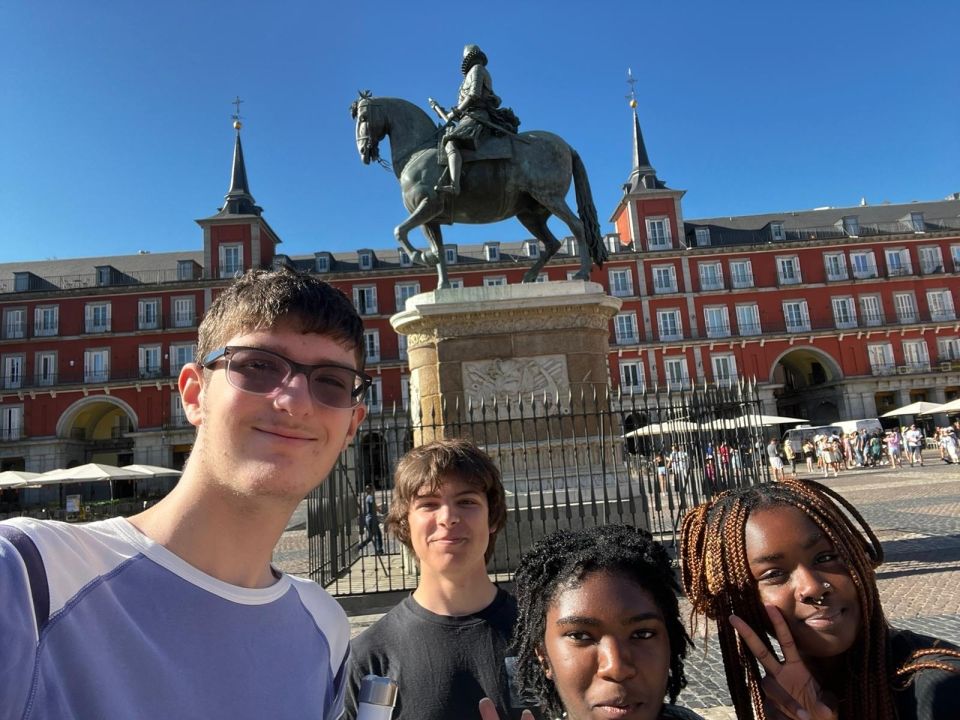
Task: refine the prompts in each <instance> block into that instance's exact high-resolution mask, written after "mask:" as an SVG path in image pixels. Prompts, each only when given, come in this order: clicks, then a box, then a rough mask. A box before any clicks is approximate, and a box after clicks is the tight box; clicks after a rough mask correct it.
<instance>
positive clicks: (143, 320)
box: [137, 312, 163, 330]
mask: <svg viewBox="0 0 960 720" xmlns="http://www.w3.org/2000/svg"><path fill="white" fill-rule="evenodd" d="M161 327H163V314H162V313H159V312H155V313H153V314H152V315H150V314H147V313H140V314H139V315H137V330H159V329H160V328H161Z"/></svg>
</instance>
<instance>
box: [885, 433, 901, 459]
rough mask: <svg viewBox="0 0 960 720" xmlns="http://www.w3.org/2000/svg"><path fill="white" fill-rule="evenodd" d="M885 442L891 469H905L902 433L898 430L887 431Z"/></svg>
mask: <svg viewBox="0 0 960 720" xmlns="http://www.w3.org/2000/svg"><path fill="white" fill-rule="evenodd" d="M884 442H885V444H886V446H887V457H888V458H889V460H890V467H891V469H898V468H902V467H903V457H902V456H901V454H900V451H901V448H900V431H899V430H898V429H896V428H894V429H893V430H887V433H886V437H885V439H884Z"/></svg>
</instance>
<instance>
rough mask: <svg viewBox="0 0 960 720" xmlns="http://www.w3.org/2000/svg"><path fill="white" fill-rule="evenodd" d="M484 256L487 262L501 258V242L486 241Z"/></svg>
mask: <svg viewBox="0 0 960 720" xmlns="http://www.w3.org/2000/svg"><path fill="white" fill-rule="evenodd" d="M483 256H484V257H485V258H486V259H487V262H497V261H499V260H500V243H484V245H483Z"/></svg>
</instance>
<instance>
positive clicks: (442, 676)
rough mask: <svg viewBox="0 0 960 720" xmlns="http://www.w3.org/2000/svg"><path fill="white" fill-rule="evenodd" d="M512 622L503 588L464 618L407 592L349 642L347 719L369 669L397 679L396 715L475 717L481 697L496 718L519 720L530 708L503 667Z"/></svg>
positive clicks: (436, 719) (420, 719) (439, 719)
mask: <svg viewBox="0 0 960 720" xmlns="http://www.w3.org/2000/svg"><path fill="white" fill-rule="evenodd" d="M516 620H517V601H516V599H514V597H513V596H512V595H510V594H509V593H508V592H506V591H504V590H501V589H498V590H497V595H496V597H495V598H494V599H493V602H492V603H490V604H489V605H488V606H487V607H485V608H484V609H483V610H481V611H480V612H478V613H475V614H473V615H465V616H461V617H448V616H445V615H437V614H435V613H432V612H430V611H429V610H426V609H425V608H423V607H421V606H420V605H419V604H418V603H417V602H416V600H414V599H413V596H412V595H410V596H408V597H406V598H405V599H404V600H403V601H402V602H401V603H400V604H399V605H397V606H396V607H394V608H393V609H392V610H390V612H388V613H387V614H386V615H384V616H383V617H382V618H380V620H378V621H377V622H376V623H375V624H374V625H373V626H372V627H370V628H369V629H367V630H366V631H364V632H363V633H361V634H360V635H359V636H358V637H357V638H356V639H354V640H353V642H352V644H351V651H350V678H349V682H348V683H347V697H346V715H345V717H346V718H347V720H354V719H355V718H356V716H357V693H358V692H359V689H360V680H361V679H362V678H363V676H364V675H370V674H373V675H380V676H384V677H391V678H393V679H394V680H395V681H396V682H397V686H398V687H397V705H396V709H395V710H394V714H393V720H450V719H451V718H466V719H468V720H472V719H473V718H479V717H480V715H479V712H478V711H477V704H478V703H479V702H480V700H481V699H482V698H484V697H489V698H490V699H491V700H493V701H494V702H495V703H496V705H497V711H498V712H499V713H500V717H501V718H510V720H519V718H520V714H521V713H522V711H523V708H524V707H527V705H524V704H523V702H522V701H521V700H520V699H519V698H518V697H517V693H516V691H515V690H514V691H512V690H511V688H512V682H511V679H509V678H508V669H507V664H508V663H509V662H510V660H512V659H508V658H507V648H508V647H509V645H510V637H511V634H512V633H513V626H514V624H515V623H516ZM512 667H513V665H512V663H510V669H511V671H512ZM511 677H512V673H511ZM535 714H536V713H535Z"/></svg>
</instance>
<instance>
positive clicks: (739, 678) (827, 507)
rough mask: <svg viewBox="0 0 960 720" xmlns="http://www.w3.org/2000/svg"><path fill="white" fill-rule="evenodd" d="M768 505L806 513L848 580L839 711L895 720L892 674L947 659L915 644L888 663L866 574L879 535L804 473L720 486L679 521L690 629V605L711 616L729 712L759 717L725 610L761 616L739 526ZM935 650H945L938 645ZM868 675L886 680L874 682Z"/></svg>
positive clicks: (756, 673)
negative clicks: (847, 639)
mask: <svg viewBox="0 0 960 720" xmlns="http://www.w3.org/2000/svg"><path fill="white" fill-rule="evenodd" d="M769 507H792V508H796V509H798V510H800V511H801V512H803V513H804V514H806V515H807V517H809V518H810V520H811V521H812V522H813V523H814V524H815V525H816V526H817V527H818V528H819V529H820V531H821V532H822V533H823V534H824V536H825V537H826V538H827V539H828V540H829V542H830V543H831V544H832V545H833V547H834V549H835V551H836V552H837V554H838V555H839V556H840V558H841V560H842V562H843V564H844V565H845V567H846V568H847V571H848V572H849V574H850V578H851V580H852V581H853V584H854V586H855V588H856V591H857V597H858V601H859V603H860V609H861V612H862V615H863V620H864V625H863V628H862V631H861V635H860V638H859V640H858V642H857V643H856V644H855V645H854V647H853V648H851V649H850V650H849V651H848V652H847V653H846V657H845V660H846V665H847V668H846V669H847V672H845V673H844V677H845V678H846V687H845V689H844V692H843V695H842V696H841V702H842V703H843V705H844V707H845V708H846V710H845V712H844V716H845V717H853V718H871V719H875V720H895V718H896V710H895V707H894V699H893V692H892V690H893V681H894V680H895V679H896V678H901V677H903V676H904V675H906V674H909V673H912V672H915V671H917V670H920V669H926V668H937V669H947V668H949V666H945V665H943V664H942V663H936V662H934V661H928V660H924V659H923V657H925V655H926V653H925V651H923V650H921V651H918V652H916V653H914V654H913V656H912V657H911V658H910V659H909V660H908V661H907V663H906V664H905V665H904V666H903V667H902V668H900V670H898V671H892V670H891V668H890V667H889V666H890V665H891V664H892V663H891V661H890V659H889V654H888V638H889V631H890V626H889V625H888V624H887V621H886V618H885V617H884V615H883V609H882V607H881V605H880V595H879V592H878V589H877V581H876V576H875V574H874V570H875V569H876V567H877V566H878V565H880V563H882V562H883V548H882V547H881V546H880V541H879V540H878V539H877V536H876V535H875V534H874V532H873V530H872V529H871V528H870V525H869V524H868V523H867V522H866V520H864V519H863V516H862V515H861V514H860V513H859V512H858V511H857V509H856V508H855V507H854V506H853V505H851V504H850V503H849V502H848V501H847V500H845V499H844V498H843V497H842V496H840V495H839V494H838V493H837V492H835V491H834V490H831V489H830V488H828V487H826V486H825V485H821V484H820V483H818V482H815V481H812V480H804V481H800V480H792V479H787V480H784V481H783V482H778V483H770V484H765V485H759V486H756V487H751V488H742V489H739V490H731V491H728V492H725V493H721V494H720V495H718V496H716V497H715V498H714V499H713V500H711V501H709V502H706V503H703V504H702V505H699V506H697V507H696V508H694V509H693V510H691V511H690V512H689V513H687V515H686V516H685V517H684V519H683V524H682V526H681V531H680V567H681V579H682V581H683V589H684V592H686V595H687V597H688V598H689V600H690V604H691V606H692V610H691V625H692V626H693V627H694V631H696V614H697V613H700V614H703V615H706V616H707V617H708V618H710V619H711V620H714V621H717V634H718V639H719V644H720V650H721V653H722V655H723V665H724V672H725V673H726V677H727V686H728V688H729V690H730V696H731V698H732V699H733V704H734V708H735V709H736V712H737V717H739V718H750V717H756V718H759V719H760V720H765V719H766V717H767V716H766V713H765V712H764V708H763V695H762V692H761V689H760V681H761V679H762V676H761V672H760V666H759V663H758V662H757V660H756V658H755V657H754V656H753V653H752V652H751V651H750V649H749V648H748V647H747V645H746V643H744V642H742V641H741V640H740V638H739V637H738V636H737V634H736V631H735V630H734V629H733V627H732V626H731V625H730V623H729V622H727V618H728V617H729V616H730V615H731V614H732V613H735V614H736V615H738V616H739V617H741V618H742V619H743V620H744V621H745V622H746V623H748V624H749V625H750V626H751V627H754V628H759V627H765V626H766V624H767V623H766V620H767V616H766V612H765V611H764V608H763V605H762V603H761V601H760V593H759V592H758V591H757V583H756V580H755V579H754V578H753V575H752V574H751V572H750V566H749V563H748V561H747V555H746V526H747V520H748V518H749V516H750V514H751V513H752V512H754V511H756V510H759V509H761V508H769ZM761 638H762V640H763V642H764V643H765V644H766V646H767V649H768V650H770V651H771V652H772V646H771V643H770V639H769V638H768V637H767V636H766V635H765V634H761ZM938 652H939V653H940V654H944V653H946V654H951V655H952V654H953V652H952V651H949V650H944V649H939V650H938ZM958 657H960V655H958ZM876 678H888V679H889V681H888V682H880V683H877V682H875V679H876ZM751 705H752V711H751ZM754 713H755V715H754Z"/></svg>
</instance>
